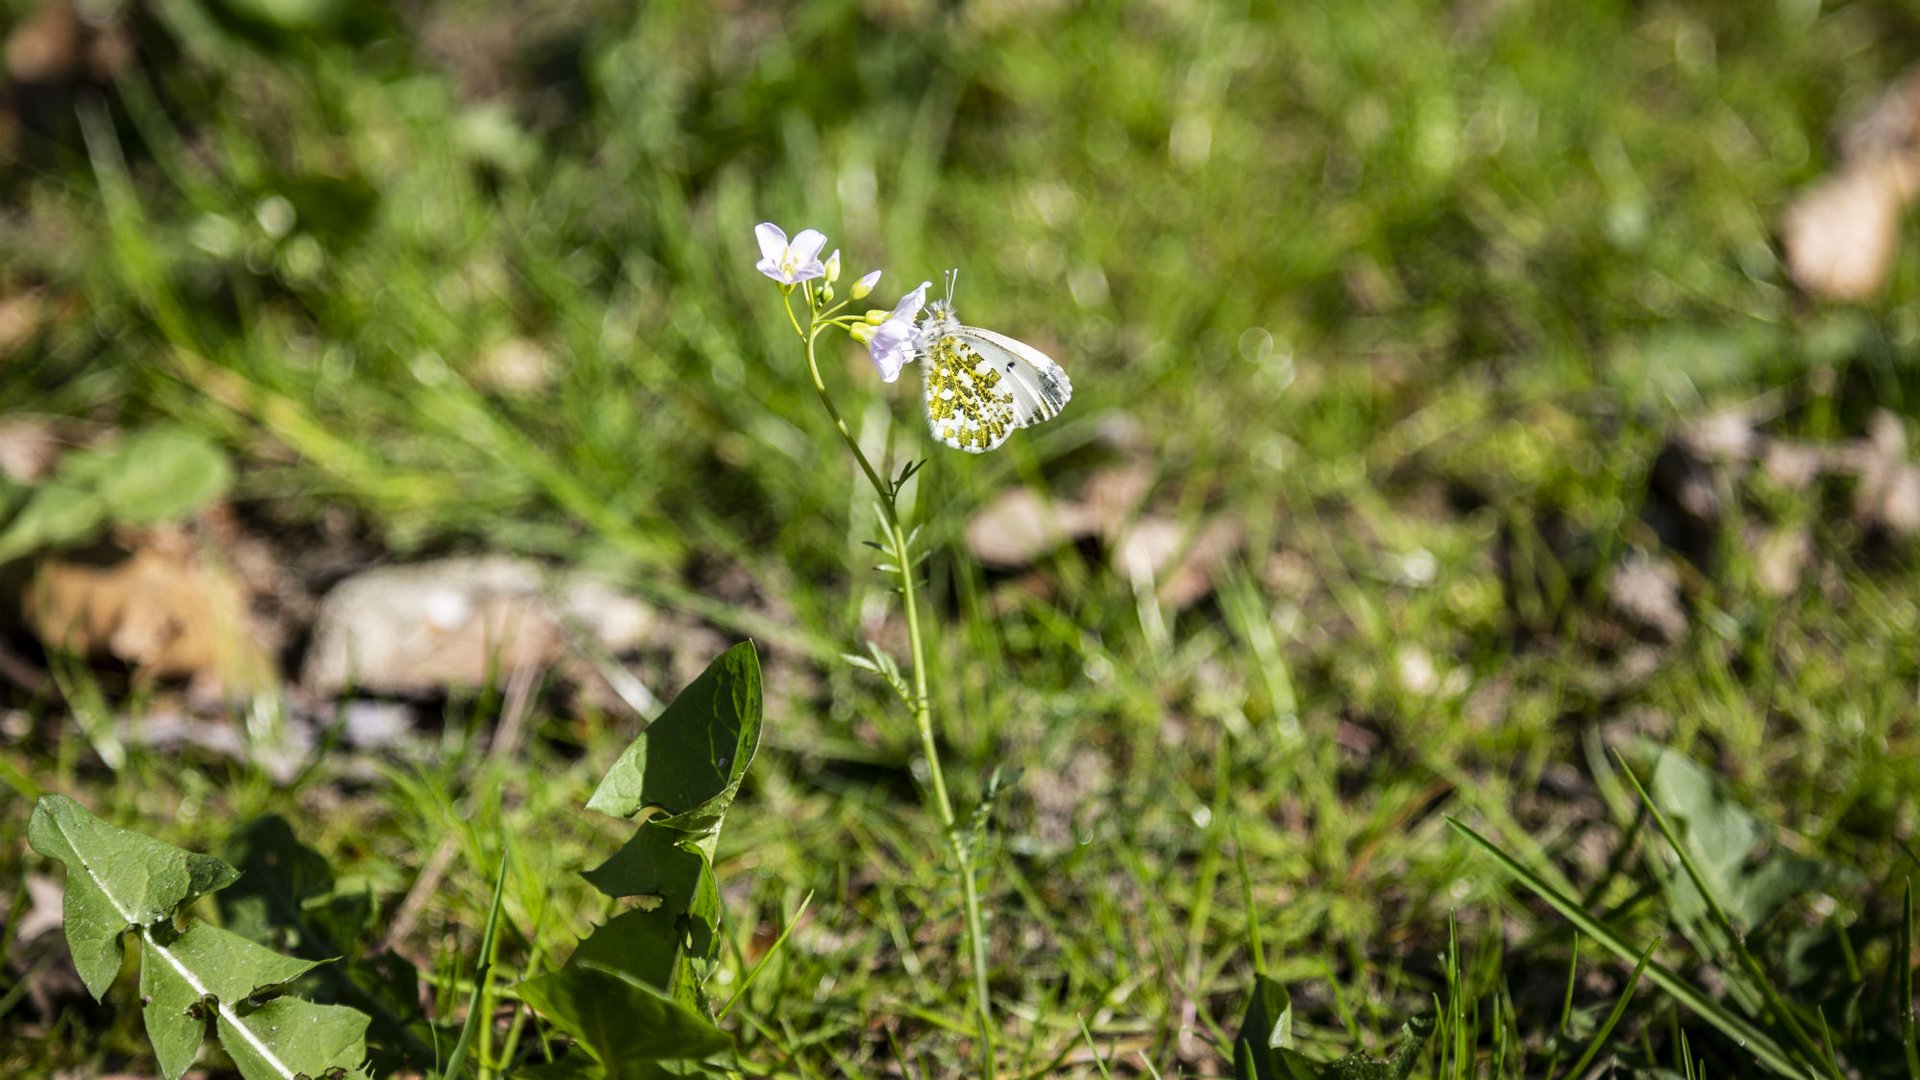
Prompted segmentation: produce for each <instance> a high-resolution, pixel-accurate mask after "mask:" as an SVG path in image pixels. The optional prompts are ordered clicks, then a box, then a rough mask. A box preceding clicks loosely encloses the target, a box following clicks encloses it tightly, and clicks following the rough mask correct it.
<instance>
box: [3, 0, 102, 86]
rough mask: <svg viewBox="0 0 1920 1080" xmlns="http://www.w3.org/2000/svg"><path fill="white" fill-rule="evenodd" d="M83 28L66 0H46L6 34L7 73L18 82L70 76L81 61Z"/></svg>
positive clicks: (61, 79) (59, 79) (42, 81)
mask: <svg viewBox="0 0 1920 1080" xmlns="http://www.w3.org/2000/svg"><path fill="white" fill-rule="evenodd" d="M85 32H86V28H85V27H84V26H83V25H82V24H81V22H80V17H79V16H78V15H76V14H74V10H73V5H72V4H70V3H67V2H66V0H49V2H47V3H43V4H41V5H40V7H39V9H38V10H36V11H35V12H34V13H33V14H32V15H31V16H29V17H28V18H27V20H26V21H25V22H22V23H21V24H19V25H18V26H16V27H14V28H13V33H11V34H9V35H7V73H8V74H9V75H12V76H13V77H14V79H15V80H16V81H18V82H23V83H53V82H64V81H66V80H67V79H69V78H71V77H72V76H73V74H74V72H75V70H76V69H77V68H78V67H79V64H80V50H81V46H82V44H83V38H84V36H85Z"/></svg>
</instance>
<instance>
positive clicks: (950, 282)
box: [947, 266, 960, 308]
mask: <svg viewBox="0 0 1920 1080" xmlns="http://www.w3.org/2000/svg"><path fill="white" fill-rule="evenodd" d="M959 281H960V268H959V267H957V266H956V267H954V268H953V269H951V270H949V271H947V306H948V307H949V308H951V307H952V306H953V287H954V286H955V285H956V284H958V283H959Z"/></svg>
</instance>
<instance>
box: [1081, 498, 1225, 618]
mask: <svg viewBox="0 0 1920 1080" xmlns="http://www.w3.org/2000/svg"><path fill="white" fill-rule="evenodd" d="M1245 542H1246V528H1245V527H1244V526H1242V525H1241V524H1240V523H1239V522H1238V521H1236V520H1234V519H1231V518H1225V517H1218V518H1214V519H1213V520H1212V521H1209V522H1207V523H1206V524H1205V525H1203V526H1201V527H1200V529H1199V530H1198V531H1197V532H1194V531H1192V530H1190V529H1189V528H1188V527H1187V526H1184V525H1181V524H1180V523H1179V522H1177V521H1173V520H1171V519H1169V518H1162V517H1155V516H1149V517H1143V518H1141V519H1140V520H1139V521H1137V522H1135V523H1134V525H1133V527H1132V528H1130V529H1128V530H1127V533H1126V535H1125V536H1124V537H1122V538H1121V540H1120V542H1119V543H1117V544H1116V545H1115V546H1114V549H1113V554H1112V563H1113V568H1114V570H1115V572H1117V573H1119V574H1120V575H1121V576H1122V577H1124V578H1126V579H1127V580H1128V581H1130V582H1132V583H1133V584H1134V587H1135V588H1136V589H1139V588H1146V587H1152V588H1153V590H1154V592H1155V594H1156V595H1157V596H1158V597H1159V598H1160V601H1161V602H1162V603H1164V604H1166V605H1167V606H1168V607H1171V608H1173V609H1174V610H1176V611H1178V610H1180V609H1182V608H1186V607H1191V606H1192V605H1193V604H1195V603H1197V602H1199V601H1200V600H1202V599H1204V598H1205V597H1206V596H1207V595H1208V594H1209V593H1211V592H1213V587H1214V584H1215V579H1216V578H1217V576H1218V575H1219V572H1220V571H1221V570H1222V569H1224V568H1225V567H1226V565H1227V564H1228V563H1229V562H1230V561H1231V560H1232V558H1233V556H1234V555H1235V554H1236V553H1237V552H1238V551H1239V550H1240V547H1241V545H1242V544H1244V543H1245Z"/></svg>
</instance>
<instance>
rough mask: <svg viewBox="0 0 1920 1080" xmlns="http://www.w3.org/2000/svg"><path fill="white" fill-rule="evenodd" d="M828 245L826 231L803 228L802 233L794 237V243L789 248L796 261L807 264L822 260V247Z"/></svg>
mask: <svg viewBox="0 0 1920 1080" xmlns="http://www.w3.org/2000/svg"><path fill="white" fill-rule="evenodd" d="M826 246H827V234H826V233H823V232H821V231H820V230H818V229H802V230H800V235H799V236H796V237H794V238H793V243H792V245H791V246H789V247H788V249H787V250H788V253H789V254H791V255H792V256H793V261H794V262H796V263H799V264H801V265H802V266H807V265H811V264H813V263H816V262H819V261H820V252H821V249H823V248H825V247H826Z"/></svg>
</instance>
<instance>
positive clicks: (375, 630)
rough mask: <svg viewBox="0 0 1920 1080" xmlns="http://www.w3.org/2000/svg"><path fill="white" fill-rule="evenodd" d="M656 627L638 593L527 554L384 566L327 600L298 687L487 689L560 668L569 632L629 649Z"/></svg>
mask: <svg viewBox="0 0 1920 1080" xmlns="http://www.w3.org/2000/svg"><path fill="white" fill-rule="evenodd" d="M656 625H657V619H656V616H655V614H654V612H653V611H652V609H651V608H649V607H647V606H646V605H645V604H642V603H641V602H640V601H638V600H636V599H634V598H633V597H631V596H627V595H626V594H623V593H620V592H618V591H616V590H614V589H612V588H611V587H609V586H607V585H605V584H603V583H600V582H596V581H593V580H591V579H586V578H574V579H570V580H562V579H557V578H554V577H553V576H551V575H550V574H549V573H548V571H547V570H546V569H545V568H544V567H542V566H540V565H539V564H538V563H534V562H530V561H527V560H524V559H513V558H508V557H505V556H485V557H479V558H455V559H442V560H439V561H436V562H427V563H416V564H410V565H405V566H386V567H380V568H378V569H374V570H369V571H366V572H365V573H362V574H357V575H355V576H353V577H350V578H348V579H346V580H345V581H342V582H341V583H340V584H338V585H336V586H335V587H334V589H333V591H332V592H329V593H328V594H327V596H326V597H325V599H323V600H322V601H321V603H320V613H319V617H318V619H317V621H316V624H315V626H314V631H313V644H312V645H311V646H310V648H309V649H308V652H307V658H306V663H305V667H304V669H303V672H302V678H301V681H302V683H303V684H304V685H305V687H306V688H307V689H308V690H309V691H312V692H313V693H316V694H320V695H326V696H332V695H335V694H338V693H340V692H342V691H344V690H346V689H348V688H357V689H360V690H364V691H368V692H372V693H385V694H419V693H427V692H430V691H434V690H439V689H442V688H445V687H449V686H479V685H483V684H484V683H485V682H486V681H487V680H488V679H489V678H490V677H493V676H494V675H496V674H502V675H503V674H504V673H506V672H511V671H514V670H517V669H519V668H522V667H524V666H527V665H532V666H535V667H546V666H549V665H551V664H553V663H555V662H557V661H558V660H559V659H560V658H561V657H562V656H563V655H564V654H565V653H566V652H567V651H568V648H569V635H570V632H572V631H578V632H580V633H582V634H585V635H588V636H590V637H591V638H592V639H593V640H594V642H595V643H596V644H597V645H598V647H600V648H602V649H604V650H606V651H607V652H608V653H621V652H628V651H631V650H633V649H635V648H637V647H639V646H640V645H641V644H642V643H643V642H645V641H647V640H648V639H649V638H650V637H651V636H652V635H653V631H654V629H655V627H656Z"/></svg>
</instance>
